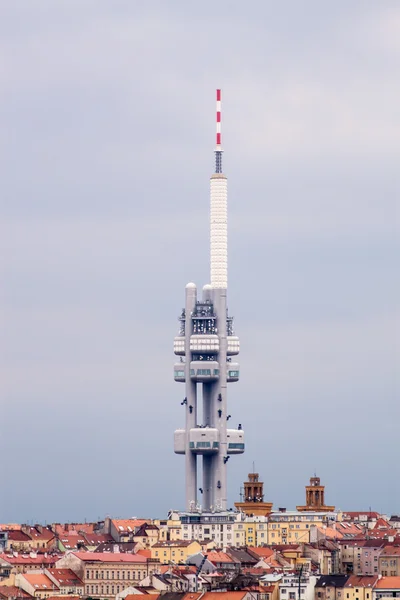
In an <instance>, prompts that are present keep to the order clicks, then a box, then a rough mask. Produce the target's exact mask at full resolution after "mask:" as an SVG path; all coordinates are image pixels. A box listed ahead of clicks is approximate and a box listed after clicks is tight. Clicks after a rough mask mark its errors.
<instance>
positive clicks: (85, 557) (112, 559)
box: [72, 552, 147, 563]
mask: <svg viewBox="0 0 400 600" xmlns="http://www.w3.org/2000/svg"><path fill="white" fill-rule="evenodd" d="M72 554H73V555H74V556H76V557H78V558H79V559H80V560H82V561H84V562H104V563H119V562H123V563H129V562H131V563H146V562H147V557H146V556H142V555H140V554H128V553H127V552H73V553H72Z"/></svg>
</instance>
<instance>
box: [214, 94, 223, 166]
mask: <svg viewBox="0 0 400 600" xmlns="http://www.w3.org/2000/svg"><path fill="white" fill-rule="evenodd" d="M216 117H217V120H216V127H217V135H216V138H217V139H216V142H217V145H216V148H215V172H216V173H222V152H223V150H222V146H221V143H222V137H221V90H217V112H216Z"/></svg>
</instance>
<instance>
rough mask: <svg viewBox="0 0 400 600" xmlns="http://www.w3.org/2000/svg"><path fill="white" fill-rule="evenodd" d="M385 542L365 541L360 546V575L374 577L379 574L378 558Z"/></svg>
mask: <svg viewBox="0 0 400 600" xmlns="http://www.w3.org/2000/svg"><path fill="white" fill-rule="evenodd" d="M384 547H385V542H384V541H382V540H366V541H365V542H364V544H363V546H361V560H360V564H361V575H376V574H377V573H379V557H380V555H381V552H382V550H383V548H384Z"/></svg>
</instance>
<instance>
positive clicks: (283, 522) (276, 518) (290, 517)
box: [267, 509, 336, 545]
mask: <svg viewBox="0 0 400 600" xmlns="http://www.w3.org/2000/svg"><path fill="white" fill-rule="evenodd" d="M335 518H336V513H331V512H327V513H324V512H320V511H318V512H305V511H297V510H293V511H286V510H285V509H283V510H280V511H279V512H273V513H271V514H270V515H269V516H268V536H267V539H268V544H272V545H276V544H280V545H283V544H297V543H299V544H305V543H309V542H310V528H311V526H312V525H322V524H326V523H327V522H328V520H329V521H332V520H335Z"/></svg>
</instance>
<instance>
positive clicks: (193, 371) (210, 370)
mask: <svg viewBox="0 0 400 600" xmlns="http://www.w3.org/2000/svg"><path fill="white" fill-rule="evenodd" d="M190 379H191V380H192V381H197V382H198V383H207V382H211V381H218V379H219V363H218V362H217V361H216V360H192V362H191V363H190Z"/></svg>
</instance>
